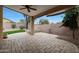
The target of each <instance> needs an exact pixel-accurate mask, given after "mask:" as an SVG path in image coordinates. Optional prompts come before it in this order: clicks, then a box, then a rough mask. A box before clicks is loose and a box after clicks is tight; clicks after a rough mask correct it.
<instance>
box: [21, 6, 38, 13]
mask: <svg viewBox="0 0 79 59" xmlns="http://www.w3.org/2000/svg"><path fill="white" fill-rule="evenodd" d="M22 6H23V7H24V8H20V10H23V9H27V11H28V12H31V10H34V11H36V10H37V9H35V8H32V7H31V5H22Z"/></svg>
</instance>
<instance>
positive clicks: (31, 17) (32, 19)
mask: <svg viewBox="0 0 79 59" xmlns="http://www.w3.org/2000/svg"><path fill="white" fill-rule="evenodd" d="M30 24H31V34H32V35H33V34H34V17H33V16H30Z"/></svg>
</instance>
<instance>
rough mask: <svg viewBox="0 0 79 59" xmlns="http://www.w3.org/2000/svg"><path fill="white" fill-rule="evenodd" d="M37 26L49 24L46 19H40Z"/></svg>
mask: <svg viewBox="0 0 79 59" xmlns="http://www.w3.org/2000/svg"><path fill="white" fill-rule="evenodd" d="M39 24H49V21H48V20H46V19H41V20H40V21H39Z"/></svg>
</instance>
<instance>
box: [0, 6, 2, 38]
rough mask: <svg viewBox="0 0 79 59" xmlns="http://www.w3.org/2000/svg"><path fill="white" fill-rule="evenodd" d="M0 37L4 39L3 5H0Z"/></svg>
mask: <svg viewBox="0 0 79 59" xmlns="http://www.w3.org/2000/svg"><path fill="white" fill-rule="evenodd" d="M0 39H3V6H2V5H0Z"/></svg>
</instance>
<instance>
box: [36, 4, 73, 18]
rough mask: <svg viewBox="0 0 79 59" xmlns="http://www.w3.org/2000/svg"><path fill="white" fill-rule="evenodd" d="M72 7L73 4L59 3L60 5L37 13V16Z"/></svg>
mask: <svg viewBox="0 0 79 59" xmlns="http://www.w3.org/2000/svg"><path fill="white" fill-rule="evenodd" d="M70 7H72V5H59V6H56V7H54V8H51V9H48V10H46V11H44V12H42V13H39V14H37V15H35V18H37V17H41V16H44V15H48V14H50V13H54V12H58V11H61V10H64V9H68V8H70Z"/></svg>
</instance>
